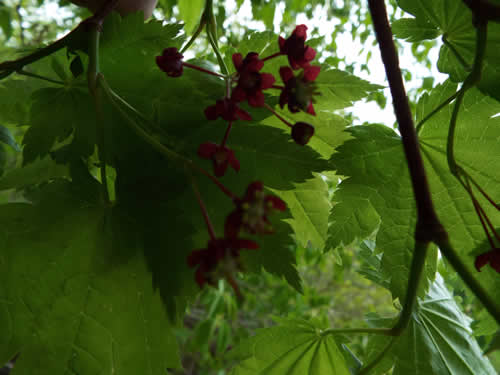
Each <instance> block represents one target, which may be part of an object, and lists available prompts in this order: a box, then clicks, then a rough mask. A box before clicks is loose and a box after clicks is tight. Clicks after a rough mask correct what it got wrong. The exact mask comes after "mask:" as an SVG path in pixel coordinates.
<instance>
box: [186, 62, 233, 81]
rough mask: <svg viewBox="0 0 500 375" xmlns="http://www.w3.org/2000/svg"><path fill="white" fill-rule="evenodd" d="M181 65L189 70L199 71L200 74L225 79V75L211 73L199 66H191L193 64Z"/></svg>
mask: <svg viewBox="0 0 500 375" xmlns="http://www.w3.org/2000/svg"><path fill="white" fill-rule="evenodd" d="M182 65H184V66H187V67H188V68H191V69H196V70H199V71H200V72H203V73H206V74H210V75H212V76H216V77H220V78H226V76H225V75H222V74H219V73H215V72H212V71H211V70H207V69H205V68H202V67H201V66H197V65H193V64H190V63H187V62H183V63H182Z"/></svg>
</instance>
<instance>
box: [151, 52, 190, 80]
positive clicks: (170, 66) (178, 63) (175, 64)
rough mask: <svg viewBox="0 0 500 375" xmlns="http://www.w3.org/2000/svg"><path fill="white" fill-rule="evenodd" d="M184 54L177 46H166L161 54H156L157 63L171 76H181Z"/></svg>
mask: <svg viewBox="0 0 500 375" xmlns="http://www.w3.org/2000/svg"><path fill="white" fill-rule="evenodd" d="M183 58H184V56H183V55H182V54H181V53H179V51H178V50H177V48H175V47H170V48H165V49H164V50H163V53H162V55H161V56H156V64H157V65H158V66H159V68H160V69H161V70H163V71H164V72H165V73H167V75H168V76H169V77H180V76H181V75H182V71H183V70H182V59H183Z"/></svg>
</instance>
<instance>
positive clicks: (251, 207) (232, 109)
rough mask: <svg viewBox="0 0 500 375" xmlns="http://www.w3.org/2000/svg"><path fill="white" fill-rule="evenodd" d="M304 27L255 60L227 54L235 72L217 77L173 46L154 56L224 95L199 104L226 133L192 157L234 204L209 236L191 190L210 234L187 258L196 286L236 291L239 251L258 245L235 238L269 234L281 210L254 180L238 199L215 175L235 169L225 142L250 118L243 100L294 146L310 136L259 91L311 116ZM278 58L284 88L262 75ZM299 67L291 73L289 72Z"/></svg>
mask: <svg viewBox="0 0 500 375" xmlns="http://www.w3.org/2000/svg"><path fill="white" fill-rule="evenodd" d="M306 38H307V27H306V26H305V25H299V26H297V27H296V28H295V30H294V31H293V32H292V34H291V35H290V36H289V37H288V38H287V39H285V38H283V37H281V36H280V37H279V38H278V47H279V52H276V53H274V54H272V55H270V56H267V57H265V58H260V57H259V54H258V53H257V52H249V53H248V54H247V55H246V56H245V57H243V55H242V54H241V53H235V54H233V56H232V60H233V64H234V67H235V69H236V72H235V73H234V74H232V75H221V74H219V73H215V72H211V71H208V70H206V69H204V68H202V67H199V66H196V65H193V64H190V63H188V62H184V61H183V55H182V54H181V53H180V52H179V51H178V50H177V49H176V48H173V47H172V48H167V49H165V50H164V51H163V53H162V55H161V56H157V57H156V63H157V65H158V66H159V68H160V69H161V70H162V71H164V72H165V73H166V74H167V75H168V76H170V77H179V76H181V75H182V74H183V68H184V67H188V68H191V69H196V70H198V71H201V72H204V73H206V74H211V75H214V76H218V77H220V78H223V79H224V80H225V81H226V93H225V95H224V97H223V98H222V99H219V100H216V102H215V104H214V105H210V106H208V107H207V108H205V111H204V113H205V117H206V118H207V119H208V120H217V119H219V118H222V119H223V120H224V121H226V122H227V127H226V131H225V134H224V137H223V139H222V140H221V141H220V143H214V142H204V143H202V144H200V146H199V147H198V156H199V157H200V158H203V159H208V160H211V161H212V164H213V171H214V174H215V176H216V177H214V176H212V175H211V174H210V173H208V172H206V171H204V170H203V169H201V168H200V169H201V171H202V172H203V173H204V174H205V175H207V176H208V177H210V178H211V179H212V181H213V182H214V183H215V184H216V185H217V186H218V187H219V188H220V189H221V190H222V191H223V192H224V193H225V194H226V195H228V196H229V197H230V198H231V199H232V200H233V202H234V204H235V208H234V210H233V211H232V212H231V213H230V214H229V215H228V216H227V217H226V221H225V226H224V237H223V238H218V237H216V235H215V232H214V229H213V226H212V224H211V222H210V219H209V216H208V212H207V210H206V208H205V205H204V203H203V201H202V199H201V196H200V194H199V192H198V191H197V189H195V193H196V196H197V199H198V202H199V204H200V208H201V210H202V213H203V216H204V219H205V222H206V224H207V229H208V232H209V235H210V240H209V241H208V245H207V247H206V248H204V249H199V250H194V251H192V252H191V254H190V255H189V257H188V264H189V266H190V267H191V268H196V275H195V279H196V282H197V283H198V285H199V286H200V287H202V286H203V285H205V284H210V285H214V284H215V282H216V281H217V280H218V279H220V278H225V279H226V280H227V281H228V282H229V283H230V284H231V286H232V287H233V288H234V290H235V292H236V293H237V294H238V295H239V290H238V286H237V284H236V281H235V279H234V278H233V275H234V273H235V272H237V271H241V270H242V265H241V262H240V259H239V258H240V251H241V250H249V249H257V248H258V247H259V245H258V244H257V243H256V242H254V241H251V240H249V239H242V238H240V237H239V235H240V233H241V232H242V231H244V232H247V233H250V234H253V235H256V234H257V235H265V234H270V233H273V232H274V230H273V227H272V225H271V222H270V221H269V218H268V216H269V215H270V214H271V213H273V212H274V211H284V210H285V209H286V204H285V202H284V201H282V200H281V199H280V198H278V197H276V196H273V195H269V194H266V193H265V192H264V185H263V184H262V182H260V181H255V182H252V183H251V184H250V185H249V186H248V187H247V189H246V192H245V195H244V196H243V197H241V198H240V197H237V196H236V195H234V194H233V193H231V192H230V191H229V189H227V188H226V187H225V186H224V185H223V184H222V183H221V182H220V181H219V180H218V179H217V177H222V176H224V175H225V173H226V171H227V169H228V167H231V168H232V169H233V170H234V171H236V172H238V171H239V170H240V162H239V161H238V159H237V158H236V155H235V152H234V151H233V150H232V149H231V148H229V147H228V146H227V143H228V139H229V134H230V131H231V129H232V126H233V123H234V122H235V121H238V120H245V121H248V120H251V119H252V117H251V115H250V114H249V113H248V112H246V111H245V110H243V109H242V108H241V107H240V105H241V104H242V103H245V102H247V103H248V105H249V106H251V107H265V108H267V109H268V110H269V111H271V112H272V113H273V114H274V115H276V116H277V117H278V118H279V119H280V120H281V121H283V122H284V123H285V124H286V125H287V126H288V127H290V128H291V137H292V139H293V140H294V141H295V142H296V143H297V144H299V145H305V144H307V143H308V142H309V140H310V139H311V137H312V136H313V134H314V127H313V126H312V125H310V124H308V123H306V122H296V123H295V124H291V123H289V122H288V121H287V120H286V119H285V118H283V117H282V116H281V115H279V114H278V113H277V112H276V111H275V110H274V109H273V108H272V107H271V106H269V105H268V104H266V100H265V99H266V98H265V95H264V91H265V90H268V89H278V90H281V94H280V100H279V104H280V107H281V108H282V109H283V108H284V107H285V106H288V109H289V110H290V112H292V113H296V112H298V111H304V112H306V113H309V114H311V115H315V114H316V113H315V111H314V107H313V103H314V96H315V95H317V90H316V84H315V80H316V78H317V77H318V75H319V73H320V67H319V66H312V65H311V64H310V63H311V61H312V60H313V59H314V58H315V56H316V51H315V50H314V49H313V48H311V47H310V46H307V45H305V41H306ZM279 56H287V58H288V63H289V66H283V67H281V68H280V71H279V74H280V76H281V79H282V80H283V83H284V86H278V85H275V81H276V79H275V77H274V76H273V75H272V74H271V73H263V72H262V69H263V68H264V66H265V62H266V61H268V60H270V59H272V58H276V57H279ZM298 69H301V71H300V72H299V73H298V74H297V75H295V74H294V70H298Z"/></svg>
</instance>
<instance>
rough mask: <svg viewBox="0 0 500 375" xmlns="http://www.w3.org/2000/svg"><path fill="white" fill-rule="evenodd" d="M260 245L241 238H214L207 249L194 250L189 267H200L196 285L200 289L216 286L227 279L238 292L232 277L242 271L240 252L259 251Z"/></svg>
mask: <svg viewBox="0 0 500 375" xmlns="http://www.w3.org/2000/svg"><path fill="white" fill-rule="evenodd" d="M258 248H259V245H258V244H257V243H256V242H254V241H251V240H245V239H241V238H213V239H211V240H209V241H208V246H207V247H206V248H205V249H199V250H193V251H192V252H191V254H189V256H188V259H187V261H188V265H189V267H191V268H194V267H198V268H197V269H196V273H195V280H196V283H197V284H198V285H199V287H200V288H202V287H203V285H205V284H210V285H216V282H217V280H219V279H220V278H227V279H229V280H228V281H229V282H230V283H231V286H232V287H233V288H235V291H236V292H237V291H238V289H237V287H236V283H235V282H234V280H233V279H232V275H233V274H234V273H235V272H237V271H241V269H242V268H241V262H240V261H239V256H240V250H242V249H247V250H253V249H258Z"/></svg>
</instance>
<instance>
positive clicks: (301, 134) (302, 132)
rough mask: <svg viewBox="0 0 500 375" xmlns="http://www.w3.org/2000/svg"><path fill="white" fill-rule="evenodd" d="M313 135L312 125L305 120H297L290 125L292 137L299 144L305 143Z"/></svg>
mask: <svg viewBox="0 0 500 375" xmlns="http://www.w3.org/2000/svg"><path fill="white" fill-rule="evenodd" d="M313 135H314V126H312V125H311V124H308V123H307V122H297V123H295V125H294V126H293V127H292V138H293V140H294V141H295V143H298V144H299V145H301V146H304V145H306V144H307V143H308V142H309V140H310V139H311V137H312V136H313Z"/></svg>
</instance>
